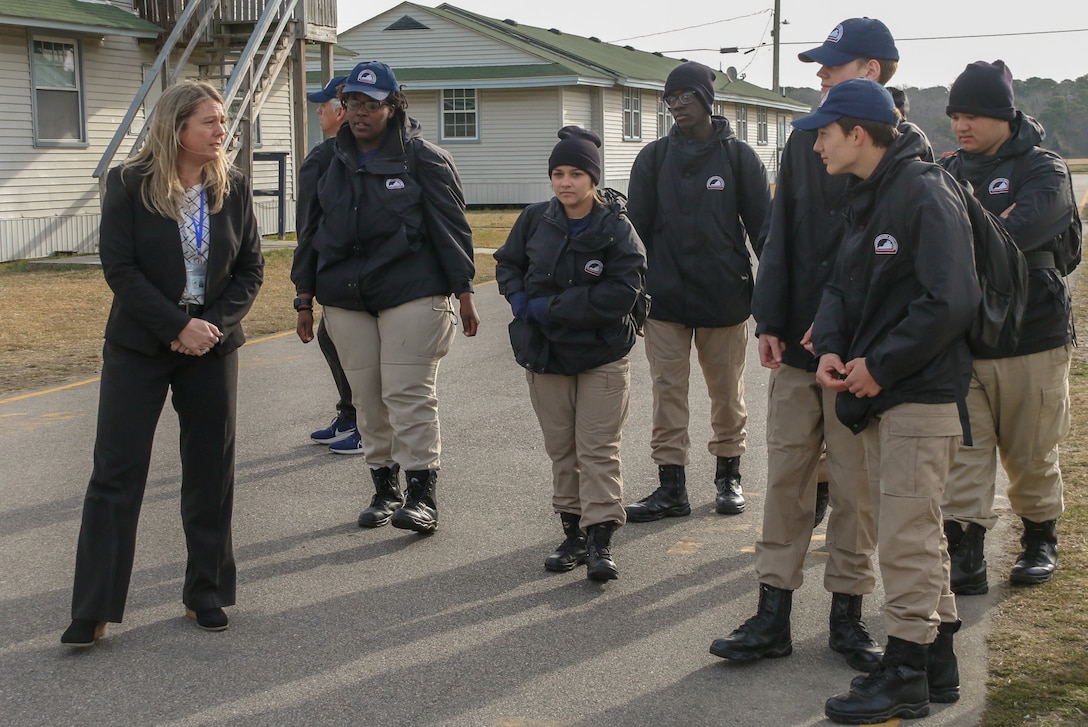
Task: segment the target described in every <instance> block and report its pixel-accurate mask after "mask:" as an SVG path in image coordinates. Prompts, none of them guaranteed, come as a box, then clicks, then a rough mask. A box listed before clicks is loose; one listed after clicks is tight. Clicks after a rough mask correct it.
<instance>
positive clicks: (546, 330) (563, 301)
mask: <svg viewBox="0 0 1088 727" xmlns="http://www.w3.org/2000/svg"><path fill="white" fill-rule="evenodd" d="M590 214H591V218H590V222H589V227H588V228H587V229H586V230H584V231H583V232H581V233H579V234H578V235H576V236H575V237H571V236H570V235H569V234H568V229H567V216H566V213H565V212H564V210H563V205H562V203H560V202H559V200H557V199H555V198H554V197H553V198H552V199H551V200H550V201H548V202H539V203H537V204H533V205H529V206H528V207H526V208H525V210H524V211H522V213H521V215H520V216H519V217H518V219H517V222H515V223H514V226H513V228H511V230H510V235H509V236H508V237H507V238H506V243H505V244H504V245H503V246H502V247H501V248H499V249H498V250H496V251H495V260H496V262H497V265H496V267H495V278H496V280H497V282H498V284H499V292H500V293H502V294H503V295H504V296H506V298H507V300H509V299H510V297H511V296H512V295H513V294H514V293H517V292H524V293H525V294H526V296H527V297H528V298H529V299H533V298H540V297H546V298H548V299H549V300H548V303H547V322H546V323H543V324H538V323H527V322H526V321H523V320H521V319H520V318H515V319H514V320H513V321H511V322H510V326H509V329H510V345H511V347H512V348H513V350H514V359H515V360H516V361H517V362H518V363H519V364H520V365H522V366H524V367H525V368H527V369H529V370H530V371H534V372H536V373H543V374H562V375H566V376H570V375H574V374H577V373H581V372H582V371H588V370H590V369H593V368H596V367H598V366H603V365H604V364H606V363H611V362H612V361H617V360H619V359H621V358H623V357H624V356H626V355H627V353H628V352H629V351H630V350H631V347H632V346H634V344H635V336H636V333H637V327H636V325H635V321H634V316H633V315H632V308H633V307H634V304H635V300H636V298H637V297H638V293H639V291H640V290H641V289H642V283H643V280H644V278H645V274H646V251H645V249H644V248H643V247H642V242H641V241H640V240H639V239H638V235H637V234H635V230H634V228H633V227H632V226H631V223H630V222H629V221H628V220H627V217H626V216H625V215H624V214H623V213H622V211H621V207H620V206H619V205H618V204H617V203H612V204H609V205H608V206H606V205H602V204H596V205H594V207H593V211H592V212H591V213H590Z"/></svg>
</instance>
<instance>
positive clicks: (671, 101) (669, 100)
mask: <svg viewBox="0 0 1088 727" xmlns="http://www.w3.org/2000/svg"><path fill="white" fill-rule="evenodd" d="M661 100H662V101H664V102H665V105H666V106H675V105H676V104H678V103H679V104H681V105H683V106H687V105H688V104H689V103H691V102H692V101H694V100H695V92H694V91H683V92H681V93H670V94H669V95H668V96H664V97H662V99H661Z"/></svg>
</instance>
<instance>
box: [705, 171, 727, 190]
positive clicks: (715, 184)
mask: <svg viewBox="0 0 1088 727" xmlns="http://www.w3.org/2000/svg"><path fill="white" fill-rule="evenodd" d="M706 188H707V189H714V190H722V189H725V180H724V179H722V178H721V177H719V176H718V175H716V174H715V175H714V176H713V177H711V178H710V179H708V180H706Z"/></svg>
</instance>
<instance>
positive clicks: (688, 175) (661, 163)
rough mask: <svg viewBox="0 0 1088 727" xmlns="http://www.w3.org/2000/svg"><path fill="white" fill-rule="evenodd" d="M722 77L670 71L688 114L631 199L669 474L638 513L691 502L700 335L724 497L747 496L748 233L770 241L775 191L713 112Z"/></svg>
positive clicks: (639, 165) (643, 167) (654, 150)
mask: <svg viewBox="0 0 1088 727" xmlns="http://www.w3.org/2000/svg"><path fill="white" fill-rule="evenodd" d="M714 79H715V76H714V72H713V71H711V70H710V69H709V68H707V67H706V66H704V65H701V64H699V63H693V62H689V63H682V64H680V65H679V66H677V67H676V68H674V69H673V70H672V72H671V73H669V76H668V78H667V79H666V81H665V91H664V100H665V103H666V104H668V107H669V111H670V113H672V116H673V119H674V121H675V122H676V124H675V126H674V127H673V129H672V130H671V131H670V132H669V135H668V136H667V137H666V138H663V139H658V140H657V141H654V142H652V143H650V144H648V145H647V146H646V148H645V149H643V150H642V151H641V152H639V154H638V157H636V159H635V164H634V166H633V167H632V168H631V183H630V187H629V189H630V202H629V205H628V209H629V210H630V214H631V222H632V223H633V224H634V226H635V229H636V230H637V231H638V234H639V237H640V238H641V239H642V241H643V244H645V245H646V255H647V258H648V263H647V273H646V276H647V288H648V290H649V293H650V295H651V296H652V297H653V301H654V302H653V305H652V306H651V308H650V320H649V321H647V323H646V327H645V330H646V358H647V359H648V360H649V362H650V375H651V377H652V378H653V390H654V391H653V393H654V414H653V416H654V422H653V434H652V437H651V440H650V447H651V456H652V457H653V460H654V463H655V464H657V466H658V480H659V487H658V488H657V489H656V490H654V492H653V493H652V494H650V495H649V496H648V497H645V498H643V499H642V500H639V501H638V502H636V503H634V504H632V505H628V506H627V517H628V520H630V521H631V522H647V521H651V520H658V519H660V518H663V517H682V516H685V515H688V514H690V513H691V506H690V504H689V503H688V495H687V486H686V482H687V478H686V473H685V470H684V467H685V466H686V465H687V463H688V449H689V448H690V445H691V440H690V438H689V437H688V423H689V409H688V386H689V380H690V377H691V365H690V362H691V346H692V342H693V341H694V344H695V348H696V349H697V350H698V352H699V364H700V366H701V367H702V370H703V377H704V378H705V379H706V386H707V391H708V393H709V394H710V402H711V422H710V423H711V429H712V438H711V440H710V442H709V445H708V448H709V450H710V454H712V455H713V456H714V457H715V458H716V468H715V478H714V483H715V486H716V488H717V495H716V497H715V508H716V509H717V511H718V512H720V513H724V514H729V515H735V514H737V513H740V512H742V511H743V510H744V506H745V503H744V495H743V493H742V491H741V484H740V477H741V476H740V457H741V455H742V454H743V453H744V451H745V446H746V437H747V432H746V430H745V425H746V423H747V420H748V414H747V410H746V408H745V404H744V357H745V349H746V348H747V345H748V323H747V321H748V316H749V313H750V302H751V296H752V265H751V260H750V259H749V254H748V246H747V245H746V243H745V237H746V234H747V236H750V237H751V239H752V244H753V246H754V247H755V249H756V252H757V253H758V251H759V247H760V239H759V237H758V236H759V233H760V231H761V230H762V229H763V220H764V217H766V214H767V208H768V207H769V206H770V203H771V195H770V185H769V184H768V182H767V170H766V169H765V168H764V166H763V162H761V161H760V159H759V157H758V156H757V155H756V153H755V152H754V151H753V150H752V148H751V147H749V146H748V145H747V144H745V143H744V142H742V141H739V140H738V139H737V138H736V136H735V135H734V134H733V131H732V129H731V128H730V127H729V122H728V121H727V120H726V119H724V118H722V117H718V116H712V115H711V114H712V108H713V103H714V93H715V90H714Z"/></svg>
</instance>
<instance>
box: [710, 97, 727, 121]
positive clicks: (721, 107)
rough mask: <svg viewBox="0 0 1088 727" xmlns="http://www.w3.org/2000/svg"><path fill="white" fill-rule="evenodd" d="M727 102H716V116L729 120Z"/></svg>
mask: <svg viewBox="0 0 1088 727" xmlns="http://www.w3.org/2000/svg"><path fill="white" fill-rule="evenodd" d="M725 105H726V104H725V101H715V102H714V112H713V114H714V116H721V117H722V118H728V117H727V116H726V114H725Z"/></svg>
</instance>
